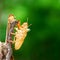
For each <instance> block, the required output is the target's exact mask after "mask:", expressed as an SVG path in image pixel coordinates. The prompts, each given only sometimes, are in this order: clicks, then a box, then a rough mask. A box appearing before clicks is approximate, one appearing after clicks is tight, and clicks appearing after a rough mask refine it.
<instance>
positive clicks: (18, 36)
mask: <svg viewBox="0 0 60 60" xmlns="http://www.w3.org/2000/svg"><path fill="white" fill-rule="evenodd" d="M15 29H16V32H15V37H14V41H15V50H18V49H20V48H21V46H22V44H23V42H24V39H25V37H26V36H27V32H28V31H29V29H28V23H27V22H25V23H23V24H22V25H21V26H20V29H18V28H15Z"/></svg>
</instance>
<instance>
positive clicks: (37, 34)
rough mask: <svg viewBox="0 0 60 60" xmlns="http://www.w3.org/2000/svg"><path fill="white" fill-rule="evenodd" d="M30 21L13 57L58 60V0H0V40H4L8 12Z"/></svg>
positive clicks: (30, 59)
mask: <svg viewBox="0 0 60 60" xmlns="http://www.w3.org/2000/svg"><path fill="white" fill-rule="evenodd" d="M9 14H14V16H15V18H16V19H17V20H20V21H21V24H22V23H23V22H26V21H27V18H28V23H29V24H32V26H30V27H29V28H30V29H31V31H30V32H28V34H27V37H26V39H25V41H24V44H23V45H22V47H21V49H20V50H18V51H16V50H15V49H14V47H13V55H14V58H15V60H60V0H0V41H2V42H3V41H5V37H6V27H7V21H8V15H9Z"/></svg>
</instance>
